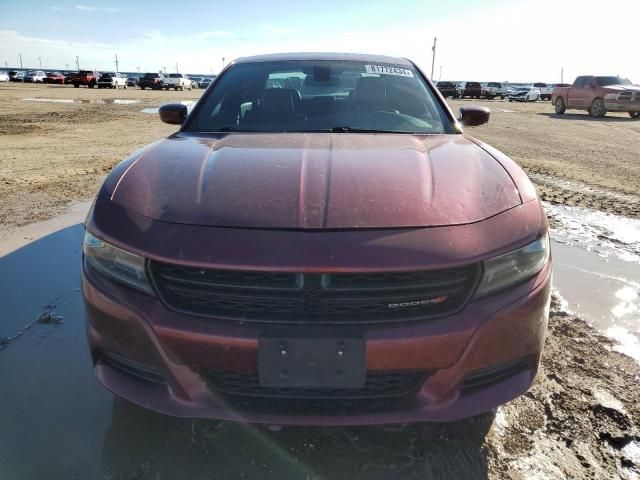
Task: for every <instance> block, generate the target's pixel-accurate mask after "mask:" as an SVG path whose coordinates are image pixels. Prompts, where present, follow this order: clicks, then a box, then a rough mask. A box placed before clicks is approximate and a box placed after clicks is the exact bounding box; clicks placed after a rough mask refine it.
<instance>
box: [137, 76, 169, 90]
mask: <svg viewBox="0 0 640 480" xmlns="http://www.w3.org/2000/svg"><path fill="white" fill-rule="evenodd" d="M164 80H165V76H164V75H163V74H162V73H153V72H151V73H145V74H144V76H143V77H142V78H141V79H140V80H138V86H139V87H140V89H141V90H144V89H145V88H151V89H153V90H160V89H162V88H163V87H164Z"/></svg>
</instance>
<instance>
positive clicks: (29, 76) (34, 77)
mask: <svg viewBox="0 0 640 480" xmlns="http://www.w3.org/2000/svg"><path fill="white" fill-rule="evenodd" d="M46 77H47V75H46V74H45V73H44V72H43V71H42V70H29V71H28V72H27V73H26V75H25V76H24V80H23V81H24V82H26V83H44V79H45V78H46Z"/></svg>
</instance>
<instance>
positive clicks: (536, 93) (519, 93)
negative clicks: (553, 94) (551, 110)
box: [509, 85, 540, 102]
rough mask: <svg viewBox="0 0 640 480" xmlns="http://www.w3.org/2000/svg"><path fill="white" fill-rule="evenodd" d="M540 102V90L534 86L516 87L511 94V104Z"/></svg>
mask: <svg viewBox="0 0 640 480" xmlns="http://www.w3.org/2000/svg"><path fill="white" fill-rule="evenodd" d="M537 100H540V89H539V88H536V87H534V86H533V85H528V86H524V87H514V88H513V89H512V90H511V93H510V94H509V101H510V102H535V101H537Z"/></svg>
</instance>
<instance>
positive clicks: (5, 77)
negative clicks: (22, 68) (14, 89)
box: [0, 71, 9, 82]
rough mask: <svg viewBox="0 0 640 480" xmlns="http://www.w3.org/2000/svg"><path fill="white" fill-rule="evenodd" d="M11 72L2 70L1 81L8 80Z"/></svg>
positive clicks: (0, 73)
mask: <svg viewBox="0 0 640 480" xmlns="http://www.w3.org/2000/svg"><path fill="white" fill-rule="evenodd" d="M8 81H9V74H8V73H7V72H4V71H3V72H0V82H8Z"/></svg>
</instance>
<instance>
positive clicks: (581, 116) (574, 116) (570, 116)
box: [537, 112, 638, 122]
mask: <svg viewBox="0 0 640 480" xmlns="http://www.w3.org/2000/svg"><path fill="white" fill-rule="evenodd" d="M537 115H543V116H545V117H549V118H553V119H556V120H587V121H590V122H637V121H638V120H637V119H635V118H631V117H627V118H624V117H612V116H604V117H592V116H591V115H589V114H588V113H563V114H561V115H559V114H557V113H550V112H540V113H538V114H537Z"/></svg>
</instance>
